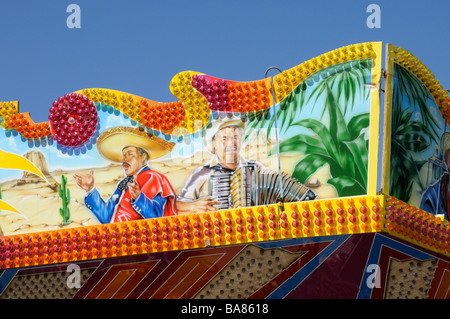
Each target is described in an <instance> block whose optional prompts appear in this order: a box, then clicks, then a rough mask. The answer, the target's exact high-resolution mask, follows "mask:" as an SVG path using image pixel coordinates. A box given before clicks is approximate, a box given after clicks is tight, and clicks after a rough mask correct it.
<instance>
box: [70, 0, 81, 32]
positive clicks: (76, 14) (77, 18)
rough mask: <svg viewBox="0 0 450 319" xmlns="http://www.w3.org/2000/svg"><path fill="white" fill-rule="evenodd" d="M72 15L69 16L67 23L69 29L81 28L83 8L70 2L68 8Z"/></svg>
mask: <svg viewBox="0 0 450 319" xmlns="http://www.w3.org/2000/svg"><path fill="white" fill-rule="evenodd" d="M66 12H67V13H70V15H69V16H68V17H67V20H66V25H67V27H68V28H69V29H74V28H75V29H80V28H81V8H80V6H79V5H78V4H69V5H68V6H67V9H66Z"/></svg>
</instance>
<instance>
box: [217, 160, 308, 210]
mask: <svg viewBox="0 0 450 319" xmlns="http://www.w3.org/2000/svg"><path fill="white" fill-rule="evenodd" d="M209 183H210V185H209V189H210V191H211V194H210V195H211V196H213V197H214V198H215V199H216V200H217V201H219V202H221V203H222V204H221V205H217V206H216V207H217V208H218V209H230V208H238V207H249V206H259V205H270V204H275V203H280V202H283V203H287V202H299V201H306V200H313V199H316V198H317V194H316V193H315V192H313V191H312V190H311V189H310V188H308V187H306V186H305V185H303V184H301V183H300V182H298V181H297V180H296V179H293V178H291V177H290V176H289V175H288V174H286V173H281V174H280V173H278V172H276V171H273V170H271V169H269V168H260V167H259V166H256V165H255V164H251V163H250V164H244V165H240V166H239V167H238V168H237V169H236V170H235V171H234V172H223V173H222V174H218V175H213V176H211V177H210V180H209Z"/></svg>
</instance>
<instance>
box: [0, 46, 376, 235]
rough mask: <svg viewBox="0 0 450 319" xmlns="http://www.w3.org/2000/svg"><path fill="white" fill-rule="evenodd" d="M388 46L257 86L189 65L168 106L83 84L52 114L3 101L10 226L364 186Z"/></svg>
mask: <svg viewBox="0 0 450 319" xmlns="http://www.w3.org/2000/svg"><path fill="white" fill-rule="evenodd" d="M378 49H379V45H378V44H372V43H368V44H361V45H357V46H356V45H355V46H349V47H344V48H342V49H340V50H335V51H331V52H329V53H327V54H324V55H323V56H320V57H318V58H315V59H313V60H310V61H307V62H305V63H303V64H300V65H299V66H297V67H295V68H293V69H290V70H287V71H285V72H283V73H282V74H280V75H279V76H276V77H274V78H273V79H271V78H266V79H263V80H258V81H252V82H236V81H229V80H224V79H220V78H215V77H212V76H209V75H205V74H201V73H198V72H192V71H184V72H181V73H179V74H177V75H176V76H175V77H174V79H173V80H172V81H171V83H170V90H171V92H172V93H173V94H174V95H175V96H176V97H177V98H178V99H179V101H175V102H170V103H160V102H154V101H151V100H149V99H146V98H140V97H137V96H135V95H132V94H129V93H125V92H120V91H115V90H110V89H83V90H80V91H76V92H73V93H68V94H65V95H63V96H61V97H59V98H57V99H56V100H55V102H54V103H53V105H52V106H50V108H49V117H48V118H49V122H45V123H34V122H33V121H32V120H31V118H30V116H29V114H23V113H19V111H18V106H17V102H4V103H3V104H2V114H3V117H2V127H3V129H2V130H0V145H2V151H3V152H5V153H4V154H3V155H2V161H3V165H2V166H1V168H2V169H1V170H0V187H1V202H2V207H1V208H2V211H1V212H0V227H1V228H2V231H3V233H4V234H7V235H12V234H20V233H27V232H37V231H47V230H53V229H61V228H73V227H78V226H87V225H97V224H106V223H111V222H123V221H130V220H136V219H146V218H155V217H162V216H174V215H179V214H190V213H199V212H208V211H220V210H224V209H229V208H236V207H246V206H258V205H269V204H273V203H278V202H298V201H308V200H312V199H327V198H336V197H343V196H357V195H366V194H368V192H369V190H368V187H369V186H368V185H369V184H370V182H369V179H370V178H369V175H370V174H369V172H370V168H369V157H370V156H369V153H370V152H372V154H376V153H377V152H378V149H377V148H376V147H372V149H370V136H371V134H373V133H371V130H374V128H376V129H378V120H379V118H378V115H377V114H375V115H374V114H373V112H374V109H375V110H376V109H378V106H377V103H376V102H377V101H378V100H377V99H375V100H374V97H376V98H377V96H378V85H379V82H378V81H379V77H378V76H379V69H380V62H379V61H378V58H379V54H380V53H379V50H378ZM271 80H273V81H274V85H273V86H272V85H271ZM274 100H276V103H275V105H274V103H273V101H274ZM275 112H276V114H275ZM275 115H276V116H275ZM371 126H373V127H371ZM375 133H376V132H375ZM375 146H376V145H375ZM18 159H20V160H18ZM372 165H373V164H372ZM375 167H376V163H375Z"/></svg>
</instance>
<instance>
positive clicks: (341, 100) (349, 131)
mask: <svg viewBox="0 0 450 319" xmlns="http://www.w3.org/2000/svg"><path fill="white" fill-rule="evenodd" d="M370 70H371V60H358V61H352V62H346V63H342V64H339V65H336V66H333V67H329V68H326V69H324V70H322V71H319V72H317V73H316V74H313V75H312V76H310V77H309V78H307V79H306V80H305V81H303V82H302V83H300V85H299V86H297V87H296V88H295V89H294V90H293V91H292V92H291V93H290V94H289V95H288V96H287V97H286V98H285V99H283V101H281V102H280V104H279V105H278V110H277V118H278V123H279V130H280V132H283V133H288V132H289V131H291V132H292V131H296V130H297V129H299V128H302V129H303V130H300V131H301V132H304V133H298V134H295V135H293V136H291V137H289V138H287V139H284V140H282V141H281V143H280V145H279V149H280V153H287V152H296V153H299V154H300V153H301V154H303V155H304V157H303V158H302V159H301V160H299V161H298V162H297V164H296V165H295V167H294V170H293V173H292V177H293V178H296V179H297V180H299V181H300V182H301V183H305V181H306V180H307V179H308V178H309V177H310V176H311V175H312V174H313V173H315V172H316V171H317V170H318V169H319V168H321V167H323V166H324V165H325V164H328V165H329V167H330V175H331V178H330V179H328V181H327V183H328V184H330V185H333V186H334V188H335V189H336V192H337V194H338V196H353V195H362V194H366V193H367V179H368V153H369V141H368V137H367V136H366V134H365V131H366V129H367V128H368V127H369V124H370V113H369V108H370V103H368V101H369V97H370V90H369V87H370V76H371V72H370ZM361 104H366V105H368V106H367V107H365V108H363V109H364V110H365V112H360V111H358V112H357V113H354V114H353V112H354V109H355V106H359V105H361ZM359 110H360V109H359ZM308 114H309V115H311V116H310V117H309V115H308ZM312 115H314V116H312ZM314 117H315V118H314ZM274 121H275V119H274V117H271V118H270V120H268V125H267V131H268V134H269V133H270V130H271V128H272V126H273V125H274ZM258 123H259V124H258ZM261 123H262V122H254V124H253V128H261V127H258V125H261ZM276 151H277V150H276V149H273V150H272V152H271V154H275V152H276Z"/></svg>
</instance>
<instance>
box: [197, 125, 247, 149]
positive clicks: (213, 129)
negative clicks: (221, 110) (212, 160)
mask: <svg viewBox="0 0 450 319" xmlns="http://www.w3.org/2000/svg"><path fill="white" fill-rule="evenodd" d="M245 122H246V120H245V118H240V117H236V116H225V117H223V118H218V119H216V120H213V121H211V122H210V123H209V124H207V126H206V132H205V138H204V144H205V146H206V148H207V149H208V151H209V152H210V153H214V150H213V146H212V144H211V142H212V140H213V138H214V137H215V136H216V134H217V133H218V132H219V131H220V130H222V129H224V128H227V127H237V128H241V129H242V130H244V131H245Z"/></svg>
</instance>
